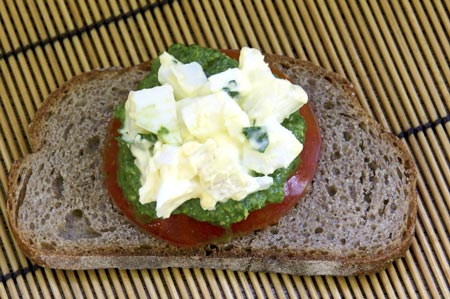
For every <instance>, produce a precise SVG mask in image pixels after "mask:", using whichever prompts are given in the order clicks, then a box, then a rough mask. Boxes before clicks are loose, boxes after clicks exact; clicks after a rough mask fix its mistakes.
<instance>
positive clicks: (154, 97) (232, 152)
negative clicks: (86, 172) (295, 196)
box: [120, 48, 307, 218]
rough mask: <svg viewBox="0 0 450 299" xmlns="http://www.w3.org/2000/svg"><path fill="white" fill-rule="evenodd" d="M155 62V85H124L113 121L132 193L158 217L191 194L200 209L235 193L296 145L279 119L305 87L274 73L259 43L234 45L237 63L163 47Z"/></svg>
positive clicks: (258, 185)
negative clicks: (133, 183) (127, 157)
mask: <svg viewBox="0 0 450 299" xmlns="http://www.w3.org/2000/svg"><path fill="white" fill-rule="evenodd" d="M158 67H159V68H158V70H157V72H155V78H157V81H158V85H157V86H154V87H151V88H143V89H139V90H136V91H131V92H130V93H129V95H128V99H127V101H126V103H125V106H124V119H123V123H122V128H121V129H120V134H121V137H120V138H121V140H122V141H123V142H124V143H125V144H126V146H127V147H128V149H129V151H130V152H131V154H132V156H133V159H134V165H135V167H136V168H137V169H138V170H139V173H140V177H139V184H140V187H139V189H138V201H139V203H140V204H142V205H146V204H149V203H153V204H155V210H156V216H157V217H159V218H167V217H169V216H170V215H171V214H172V213H173V212H174V211H175V210H176V209H177V208H179V207H180V206H181V205H183V204H184V203H185V202H187V201H189V200H191V199H198V200H199V204H200V207H201V208H202V209H203V210H205V211H212V210H215V209H216V207H217V205H218V204H219V203H226V202H227V201H242V200H243V199H245V198H246V197H247V196H248V195H249V194H253V193H255V192H259V191H261V190H266V189H268V188H270V187H271V186H272V185H273V184H274V175H273V174H274V173H275V172H276V171H277V170H278V169H280V168H287V167H288V166H289V165H290V164H291V163H292V161H293V160H294V159H295V158H297V157H298V155H299V154H300V152H301V151H302V148H303V145H302V143H301V142H300V141H299V139H298V138H297V137H296V136H295V135H294V134H293V133H292V132H291V131H290V130H289V129H287V128H286V127H285V126H283V125H282V123H283V121H285V120H286V119H287V118H288V117H289V116H290V115H292V114H295V112H297V111H298V110H299V108H300V107H301V106H302V105H303V104H305V103H306V102H307V94H306V93H305V91H304V90H303V89H302V88H301V87H300V86H298V85H293V84H292V83H291V82H289V81H288V80H285V79H280V78H277V77H276V76H274V75H273V74H272V72H271V70H270V68H269V66H268V65H267V64H266V63H265V62H264V56H263V55H262V54H261V52H260V51H258V50H256V49H252V48H243V49H241V54H240V57H239V62H238V65H237V67H233V68H228V69H226V70H224V71H222V72H218V73H215V74H213V75H210V74H208V73H207V72H205V67H204V66H202V65H201V64H200V63H198V62H196V61H192V62H189V63H183V62H181V61H180V60H178V59H177V58H176V57H175V56H173V55H171V54H170V53H168V52H164V53H163V54H161V55H160V57H159V65H158ZM155 80H156V79H155ZM297 114H298V113H297ZM275 180H276V179H275Z"/></svg>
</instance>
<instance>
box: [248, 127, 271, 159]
mask: <svg viewBox="0 0 450 299" xmlns="http://www.w3.org/2000/svg"><path fill="white" fill-rule="evenodd" d="M242 133H243V134H244V135H245V137H246V138H247V139H248V141H249V142H250V145H251V146H252V147H253V148H254V149H256V150H257V151H258V152H260V153H264V152H265V151H266V148H267V147H268V146H269V134H268V133H267V129H266V127H263V126H253V127H245V128H242Z"/></svg>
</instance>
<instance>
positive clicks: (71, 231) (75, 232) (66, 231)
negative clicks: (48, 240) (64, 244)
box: [59, 209, 101, 240]
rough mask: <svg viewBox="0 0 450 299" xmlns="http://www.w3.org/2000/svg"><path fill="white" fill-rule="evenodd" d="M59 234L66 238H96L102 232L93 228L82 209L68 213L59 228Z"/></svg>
mask: <svg viewBox="0 0 450 299" xmlns="http://www.w3.org/2000/svg"><path fill="white" fill-rule="evenodd" d="M59 235H60V236H61V237H62V238H64V239H66V240H79V239H86V238H96V237H99V236H100V235H101V234H100V233H98V232H96V231H95V230H94V229H92V227H91V224H90V222H89V219H88V218H87V217H86V216H85V215H84V213H83V211H82V210H80V209H75V210H72V211H70V212H68V213H67V214H66V217H65V221H64V224H63V225H62V226H61V227H60V228H59Z"/></svg>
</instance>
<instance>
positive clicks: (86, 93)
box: [8, 55, 417, 275]
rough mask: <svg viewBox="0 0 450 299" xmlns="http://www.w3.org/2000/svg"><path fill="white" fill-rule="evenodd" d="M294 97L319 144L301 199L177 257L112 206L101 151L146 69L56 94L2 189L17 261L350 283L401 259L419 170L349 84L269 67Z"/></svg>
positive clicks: (293, 65) (89, 79) (79, 81)
mask: <svg viewBox="0 0 450 299" xmlns="http://www.w3.org/2000/svg"><path fill="white" fill-rule="evenodd" d="M266 57H267V61H268V62H270V63H272V64H273V65H274V66H275V67H276V68H278V69H280V70H281V71H283V72H284V73H285V74H287V75H288V76H290V77H291V79H292V80H293V81H294V82H295V83H297V84H299V85H301V86H302V87H303V88H304V89H305V90H306V91H307V93H308V95H309V101H310V103H311V105H312V106H313V109H314V111H315V113H316V116H317V118H318V121H319V124H320V127H321V133H322V137H323V146H322V154H321V159H320V165H319V168H318V173H317V175H316V177H315V179H314V181H313V184H312V186H311V187H310V190H309V192H308V195H307V196H306V197H305V198H304V199H302V200H301V201H300V202H299V203H298V204H297V206H296V207H295V208H293V209H292V210H291V211H290V212H289V213H288V214H287V215H286V216H285V217H283V218H282V219H281V220H280V221H279V223H277V224H275V225H272V226H269V227H267V228H265V229H263V230H260V231H256V232H254V233H251V234H248V235H245V236H242V237H239V238H236V239H234V240H232V241H230V242H227V243H223V244H219V245H208V246H204V247H201V248H179V247H174V246H171V245H168V244H166V243H164V242H162V241H159V240H156V239H154V238H152V237H151V236H148V235H146V234H144V233H142V232H141V231H139V230H137V229H136V228H135V227H134V226H132V225H131V224H130V223H129V222H128V220H127V219H125V218H124V216H123V215H122V214H121V213H120V212H119V211H118V210H117V209H116V208H115V207H114V205H113V204H112V203H111V200H110V197H109V195H108V193H107V190H105V188H104V184H103V180H102V172H101V162H102V144H103V142H104V139H105V132H106V126H107V124H108V122H109V120H110V119H111V117H112V115H113V110H114V107H115V105H116V104H117V103H118V102H120V101H124V100H125V99H126V97H127V94H128V91H129V90H131V89H133V88H135V86H136V85H137V82H138V81H139V80H140V79H141V78H142V77H143V76H144V75H145V73H146V72H147V71H148V69H149V65H150V64H149V63H144V64H142V65H139V66H135V67H131V68H125V69H109V70H97V71H93V72H90V73H87V74H83V75H80V76H78V77H75V78H73V79H72V80H70V81H69V82H67V83H66V84H64V85H63V86H62V87H61V88H60V89H58V90H57V91H55V92H54V93H52V94H51V95H50V96H49V98H48V99H47V100H46V101H45V102H44V104H43V105H42V107H41V108H40V109H39V111H38V113H37V114H36V117H35V119H34V120H33V122H32V123H31V125H30V142H31V145H32V151H33V153H31V154H29V155H28V156H26V157H24V158H23V159H21V160H20V161H17V162H16V163H15V164H14V165H13V167H12V169H11V171H10V177H9V191H8V217H9V224H10V228H11V231H12V233H13V234H14V236H15V238H16V240H17V242H18V244H19V245H20V246H21V248H22V249H23V251H24V253H25V254H26V255H27V256H28V257H29V258H30V259H32V260H33V261H34V262H36V263H38V264H39V265H43V266H48V267H52V268H62V269H92V268H112V267H118V268H166V267H203V268H222V269H230V270H242V271H273V272H281V273H290V274H302V275H314V274H327V275H352V274H361V273H369V272H374V271H377V270H380V269H382V268H383V267H385V266H386V265H387V264H388V263H389V262H391V261H392V260H393V259H395V258H398V257H401V256H402V255H403V254H405V251H406V250H407V248H408V246H409V244H410V241H411V239H412V235H413V231H414V224H415V218H416V176H417V175H416V169H415V166H414V164H413V161H412V159H411V157H410V155H409V153H408V151H407V150H406V148H405V147H404V145H403V144H402V142H401V141H400V140H398V139H397V138H396V137H395V136H394V135H392V134H390V133H388V132H386V131H384V130H383V129H382V128H381V126H380V125H379V124H377V123H376V122H375V121H374V120H373V119H371V118H370V117H369V116H368V115H367V114H366V113H365V112H364V111H363V109H362V108H361V106H360V105H359V103H358V101H357V99H356V97H355V95H354V92H353V91H352V86H351V84H350V83H349V82H348V81H346V80H345V79H343V78H341V77H340V76H338V75H336V74H333V73H330V72H327V71H325V70H323V69H321V68H319V67H316V66H314V65H312V64H311V63H308V62H303V61H299V60H295V59H291V58H287V57H281V56H275V55H267V56H266Z"/></svg>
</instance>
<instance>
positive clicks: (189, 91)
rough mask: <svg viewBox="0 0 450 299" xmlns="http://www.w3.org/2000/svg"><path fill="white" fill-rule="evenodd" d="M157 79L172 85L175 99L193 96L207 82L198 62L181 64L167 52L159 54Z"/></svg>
mask: <svg viewBox="0 0 450 299" xmlns="http://www.w3.org/2000/svg"><path fill="white" fill-rule="evenodd" d="M159 61H160V62H161V66H160V68H159V70H158V81H159V82H160V83H161V84H169V85H171V86H172V88H173V91H174V95H175V98H176V99H177V100H179V99H183V98H187V97H191V96H194V95H195V94H196V92H197V90H199V89H200V88H202V87H203V85H205V83H206V82H207V78H206V74H205V73H204V72H203V69H202V67H201V65H200V64H198V63H197V62H191V63H188V64H183V63H181V62H180V61H178V60H177V59H176V58H175V57H173V56H172V55H170V54H169V53H167V52H164V53H163V54H161V55H160V56H159Z"/></svg>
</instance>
